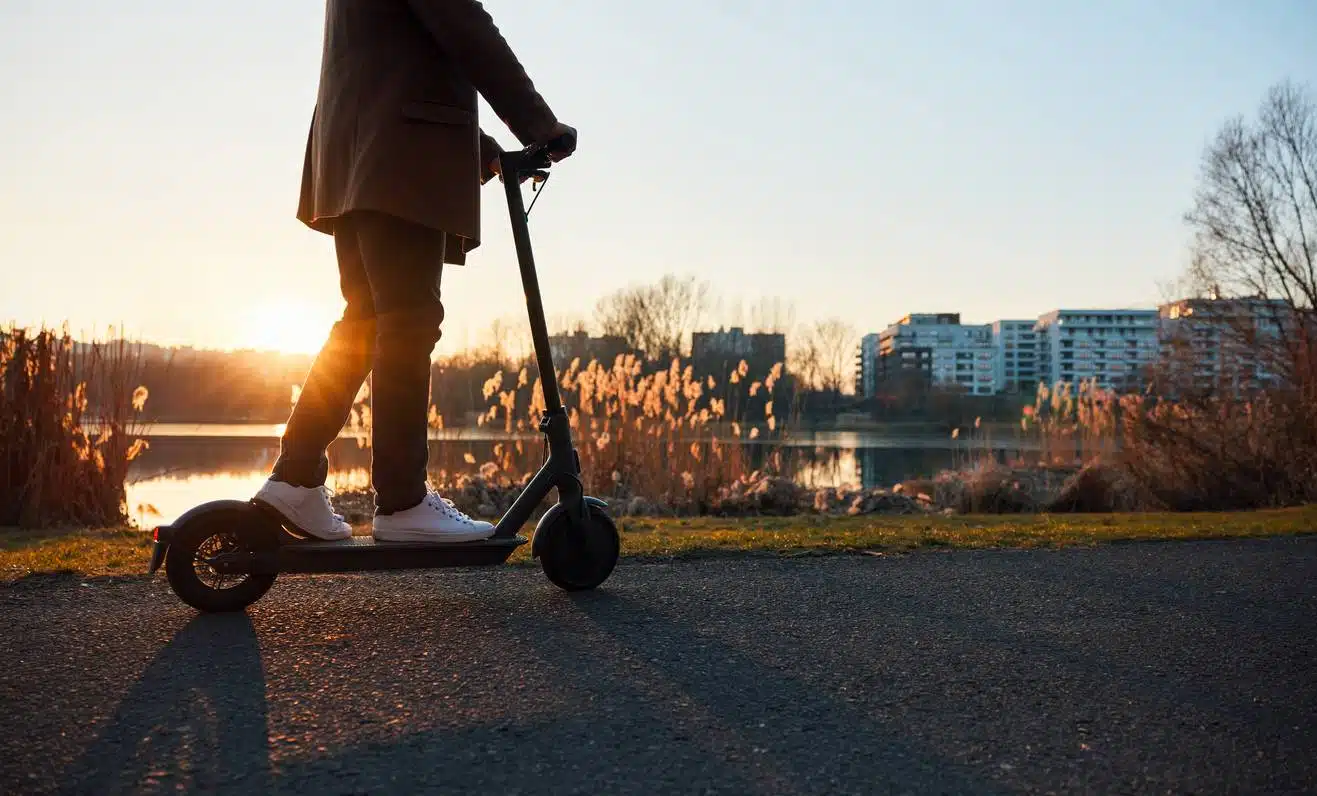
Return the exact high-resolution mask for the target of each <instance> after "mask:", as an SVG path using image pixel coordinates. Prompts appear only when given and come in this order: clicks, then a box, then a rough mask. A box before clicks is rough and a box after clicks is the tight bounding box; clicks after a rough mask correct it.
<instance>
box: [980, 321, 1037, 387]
mask: <svg viewBox="0 0 1317 796" xmlns="http://www.w3.org/2000/svg"><path fill="white" fill-rule="evenodd" d="M1037 324H1038V322H1037V321H1036V320H1001V321H993V323H992V343H993V349H994V352H993V353H994V356H995V361H994V363H993V364H994V367H995V373H994V375H995V378H994V381H993V387H994V390H995V391H996V392H999V393H1031V392H1033V391H1034V390H1037V389H1038V381H1039V369H1038V367H1039V360H1038V357H1039V355H1038V332H1036V331H1035V330H1034V327H1035V326H1036V325H1037Z"/></svg>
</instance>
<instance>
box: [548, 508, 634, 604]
mask: <svg viewBox="0 0 1317 796" xmlns="http://www.w3.org/2000/svg"><path fill="white" fill-rule="evenodd" d="M589 512H590V513H589V521H588V522H587V523H586V524H585V527H584V528H573V527H572V520H571V517H569V516H568V515H567V512H565V511H562V512H559V513H558V516H557V517H556V518H554V520H553V522H552V523H551V524H550V525H549V526H548V527H547V528H543V529H540V530H538V531H537V533H542V534H546V536H545V538H544V539H543V540H536V541H539V542H540V544H541V547H540V566H541V567H542V568H543V569H544V574H545V576H546V577H548V579H549V580H550V581H551V582H552V583H553V585H555V586H557V587H558V588H560V589H564V590H566V591H586V590H588V589H593V588H595V587H596V586H598V585H599V584H601V583H603V582H604V581H605V580H608V576H609V575H611V574H612V573H613V567H615V566H616V565H617V558H618V556H619V555H620V554H621V550H622V541H621V538H620V537H619V536H618V533H617V525H615V524H614V523H613V519H612V518H611V517H609V516H608V514H607V513H605V512H604V510H603V509H602V508H600V507H599V506H595V505H590V506H589Z"/></svg>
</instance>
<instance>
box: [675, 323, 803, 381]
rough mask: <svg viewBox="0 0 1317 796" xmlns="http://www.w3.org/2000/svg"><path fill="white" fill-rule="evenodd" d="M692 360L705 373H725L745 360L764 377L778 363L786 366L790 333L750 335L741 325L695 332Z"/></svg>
mask: <svg viewBox="0 0 1317 796" xmlns="http://www.w3.org/2000/svg"><path fill="white" fill-rule="evenodd" d="M691 359H692V361H693V362H694V363H695V367H696V369H697V370H699V371H700V372H702V373H717V374H724V375H725V374H726V373H728V372H729V371H730V370H731V369H732V368H734V367H736V366H737V364H739V363H740V362H741V361H742V360H744V361H745V363H746V364H747V365H748V366H749V367H750V371H751V372H752V373H756V374H759V376H761V377H762V375H763V374H765V373H767V372H768V370H769V369H770V368H772V367H773V366H774V365H776V364H777V363H779V362H781V363H783V364H784V365H785V363H786V359H787V336H786V335H785V334H782V333H780V332H757V333H749V334H747V333H746V331H745V329H743V328H741V327H739V326H733V327H731V328H730V329H723V328H719V329H718V331H716V332H695V333H694V334H692V335H691Z"/></svg>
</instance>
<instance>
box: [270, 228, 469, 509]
mask: <svg viewBox="0 0 1317 796" xmlns="http://www.w3.org/2000/svg"><path fill="white" fill-rule="evenodd" d="M334 248H335V251H336V252H337V254H338V270H339V283H340V287H341V289H342V292H343V298H344V299H345V300H346V301H347V307H346V309H344V311H343V317H342V319H341V320H339V321H338V322H337V323H335V324H334V326H333V327H332V328H331V330H330V333H329V339H328V340H327V341H326V342H325V345H324V347H323V348H322V349H321V350H320V353H319V354H318V355H317V356H316V359H315V362H314V364H313V365H312V366H311V371H310V373H309V374H308V375H307V377H306V382H305V384H304V385H303V387H302V392H301V396H300V397H299V398H298V401H297V405H296V406H295V407H294V408H293V412H292V415H291V416H290V417H289V418H288V425H287V428H286V430H285V431H284V436H283V439H282V441H281V445H280V453H279V459H278V461H276V462H275V465H274V471H273V473H272V475H271V477H272V478H274V479H275V480H279V481H286V482H288V483H291V484H295V485H297V486H308V487H316V486H320V485H322V484H324V483H325V479H326V477H327V476H328V472H329V459H328V457H327V456H326V455H325V451H326V449H327V448H328V447H329V444H330V443H331V442H333V441H334V439H335V438H337V437H338V435H339V433H340V432H341V431H342V430H343V426H344V425H345V424H346V423H347V419H348V415H349V413H350V412H351V411H352V404H353V401H354V400H355V398H356V396H357V393H358V391H359V390H360V389H361V385H362V382H364V381H365V379H366V376H367V375H368V374H370V373H371V371H372V368H373V370H374V376H373V378H372V379H371V396H370V400H371V429H372V442H371V448H372V450H371V481H372V482H373V485H374V487H375V505H376V512H377V513H379V514H389V513H392V512H395V511H401V510H403V509H407V508H411V507H412V506H415V505H416V504H418V503H420V502H421V500H423V499H424V498H425V491H426V464H427V462H428V459H429V449H428V444H427V440H428V430H429V420H428V417H429V407H430V354H431V352H433V351H434V346H435V343H437V342H438V341H439V325H440V324H441V323H442V322H443V319H444V307H443V304H442V303H441V302H440V295H439V282H440V277H441V275H442V273H443V261H444V234H443V233H442V232H439V231H437V230H433V229H430V228H428V227H423V226H419V225H417V224H412V223H410V222H407V221H403V220H402V219H399V218H396V217H393V216H389V215H385V214H382V213H373V212H368V211H357V212H353V213H350V214H348V215H346V216H344V217H342V218H340V219H339V220H338V221H337V222H336V224H335V229H334Z"/></svg>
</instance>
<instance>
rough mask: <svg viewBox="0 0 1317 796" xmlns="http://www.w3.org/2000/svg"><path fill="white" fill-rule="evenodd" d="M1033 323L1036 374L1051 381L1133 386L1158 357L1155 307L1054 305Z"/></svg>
mask: <svg viewBox="0 0 1317 796" xmlns="http://www.w3.org/2000/svg"><path fill="white" fill-rule="evenodd" d="M1034 328H1035V331H1036V333H1037V335H1038V340H1037V342H1038V364H1039V368H1038V374H1039V378H1040V379H1042V380H1043V381H1045V382H1047V383H1049V384H1055V383H1057V382H1067V383H1071V384H1075V383H1078V382H1081V381H1093V382H1095V383H1096V384H1097V386H1098V387H1100V388H1102V389H1110V390H1117V391H1125V390H1131V389H1137V388H1139V387H1141V386H1142V385H1143V384H1144V383H1145V381H1146V379H1147V377H1148V370H1149V369H1150V368H1151V367H1153V366H1154V365H1155V364H1156V363H1157V361H1158V358H1159V340H1158V311H1157V310H1053V311H1052V312H1049V313H1047V314H1046V315H1043V316H1041V317H1039V319H1038V321H1037V323H1036V325H1035V327H1034Z"/></svg>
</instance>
